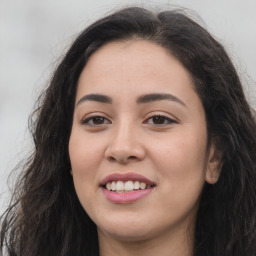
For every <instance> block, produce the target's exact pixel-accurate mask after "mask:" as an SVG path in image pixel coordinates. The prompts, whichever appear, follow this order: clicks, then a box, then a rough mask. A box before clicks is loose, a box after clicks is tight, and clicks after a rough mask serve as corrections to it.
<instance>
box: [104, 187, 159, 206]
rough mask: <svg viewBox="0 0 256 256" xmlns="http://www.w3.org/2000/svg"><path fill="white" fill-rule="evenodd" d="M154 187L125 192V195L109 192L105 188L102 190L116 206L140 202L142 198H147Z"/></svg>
mask: <svg viewBox="0 0 256 256" xmlns="http://www.w3.org/2000/svg"><path fill="white" fill-rule="evenodd" d="M153 188H154V187H152V188H148V189H143V190H136V191H133V192H125V193H117V192H113V191H110V190H107V189H105V188H102V191H103V194H104V195H105V197H106V198H107V199H108V200H109V201H111V202H113V203H116V204H128V203H132V202H135V201H138V200H140V199H141V198H143V197H145V196H147V195H148V194H149V193H150V192H151V191H152V190H153Z"/></svg>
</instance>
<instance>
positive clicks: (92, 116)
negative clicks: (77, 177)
mask: <svg viewBox="0 0 256 256" xmlns="http://www.w3.org/2000/svg"><path fill="white" fill-rule="evenodd" d="M96 117H102V118H104V119H105V120H108V123H112V122H111V121H110V118H109V117H106V115H105V114H103V113H99V112H96V113H95V112H94V113H89V114H86V115H85V116H84V117H83V118H82V119H81V121H80V123H81V124H82V125H88V126H100V125H90V124H87V123H86V122H89V121H90V120H92V119H93V118H96ZM104 124H106V123H104ZM104 124H102V125H104Z"/></svg>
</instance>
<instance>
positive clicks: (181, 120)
mask: <svg viewBox="0 0 256 256" xmlns="http://www.w3.org/2000/svg"><path fill="white" fill-rule="evenodd" d="M151 93H164V94H171V95H173V96H175V97H176V98H175V100H173V99H172V100H169V99H165V100H156V101H151V102H147V103H138V102H136V99H137V98H138V97H140V96H141V95H145V94H151ZM88 94H102V95H106V96H108V97H110V98H111V101H112V102H111V103H104V102H98V101H94V100H84V101H82V100H81V99H82V98H83V97H84V96H85V95H88ZM155 115H161V116H163V117H161V118H160V123H158V122H157V119H156V118H154V117H153V116H155ZM92 116H101V117H103V118H101V119H97V118H95V117H94V118H91V119H90V117H92ZM88 118H89V119H88ZM207 141H208V140H207V130H206V120H205V113H204V108H203V106H202V103H201V100H200V98H199V97H198V95H197V93H196V92H195V90H194V87H193V83H192V81H191V78H190V75H189V73H188V72H187V70H186V69H185V68H184V67H183V66H182V64H181V63H180V62H179V61H178V60H177V59H176V58H174V57H173V56H172V55H171V54H170V53H169V52H167V51H166V50H165V49H164V48H162V47H161V46H158V45H156V44H154V43H152V42H148V41H144V40H132V41H118V42H111V43H108V44H106V45H104V46H103V47H101V48H100V49H99V50H98V51H96V52H95V53H94V54H93V55H92V56H91V57H90V58H89V60H88V62H87V64H86V66H85V68H84V69H83V71H82V73H81V75H80V78H79V81H78V89H77V95H76V104H75V109H74V119H73V125H72V131H71V136H70V142H69V154H70V160H71V166H72V171H71V174H72V175H73V180H74V186H75V189H76V193H77V195H78V198H79V200H80V202H81V204H82V206H83V207H84V209H85V211H86V212H87V213H88V215H89V216H90V217H91V219H92V220H93V221H94V222H95V223H96V225H97V228H98V236H99V247H100V255H104V256H106V255H107V256H114V255H135V253H136V254H139V255H163V256H164V255H173V256H176V255H177V256H178V255H182V256H189V255H192V251H193V239H194V236H193V233H194V223H195V217H196V213H197V209H198V204H199V199H200V195H201V191H202V188H203V185H204V183H205V182H208V183H215V182H216V181H217V180H216V179H217V177H218V174H219V169H218V168H217V166H218V163H217V160H215V158H214V155H215V147H214V144H213V143H211V144H210V145H208V143H207ZM128 172H133V173H138V174H141V175H143V176H145V177H146V178H148V179H150V180H151V181H153V182H155V184H156V187H155V188H154V189H153V190H152V192H151V193H150V194H148V195H147V196H145V197H143V198H141V199H140V200H138V201H136V202H132V203H128V204H117V203H113V202H111V201H109V200H107V199H106V197H105V196H104V194H103V193H102V189H101V188H100V186H99V184H100V182H101V181H102V179H103V178H105V177H106V176H107V175H109V174H112V173H128Z"/></svg>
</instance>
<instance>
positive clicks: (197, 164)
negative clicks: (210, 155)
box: [152, 131, 207, 196]
mask: <svg viewBox="0 0 256 256" xmlns="http://www.w3.org/2000/svg"><path fill="white" fill-rule="evenodd" d="M192 134H193V135H192ZM198 138H200V135H199V134H198V136H197V133H186V134H184V133H183V134H182V136H181V135H179V134H175V135H174V136H173V138H172V139H170V140H166V141H165V142H164V143H162V145H159V144H158V147H155V149H154V150H155V153H153V152H152V155H155V157H154V159H155V161H154V163H155V166H154V167H155V168H156V169H157V170H158V173H159V179H160V180H161V182H163V183H164V184H165V188H166V190H167V189H170V190H171V192H173V193H175V194H176V193H178V194H183V193H186V194H187V196H189V194H190V193H193V191H195V193H196V194H197V193H198V191H201V187H202V186H203V184H204V180H205V172H206V163H207V159H206V133H205V134H204V133H203V131H202V133H201V139H198Z"/></svg>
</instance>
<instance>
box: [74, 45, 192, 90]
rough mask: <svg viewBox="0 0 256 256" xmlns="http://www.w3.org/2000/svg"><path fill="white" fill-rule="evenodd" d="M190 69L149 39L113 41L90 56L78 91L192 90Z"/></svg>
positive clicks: (79, 82)
mask: <svg viewBox="0 0 256 256" xmlns="http://www.w3.org/2000/svg"><path fill="white" fill-rule="evenodd" d="M193 87H194V86H193V83H192V79H191V77H190V74H189V72H188V71H187V70H186V69H185V68H184V67H183V65H182V64H181V63H180V62H179V61H178V60H177V59H176V58H175V57H174V56H172V55H171V53H170V52H169V51H168V50H167V49H165V48H164V47H162V46H159V45H157V44H155V43H153V42H150V41H146V40H128V41H114V42H110V43H108V44H106V45H104V46H102V47H101V48H100V49H98V50H97V51H96V52H95V53H93V54H92V55H91V57H90V58H89V60H88V62H87V64H86V66H85V67H84V69H83V71H82V73H81V75H80V78H79V81H78V91H77V94H85V93H87V92H90V93H99V92H102V91H103V92H104V93H108V92H111V91H112V90H115V91H119V92H120V93H121V92H122V93H126V92H127V93H128V92H131V91H133V92H134V93H141V94H143V93H147V92H148V91H151V92H155V91H161V92H162V93H165V92H166V93H168V92H170V90H172V93H176V94H180V93H182V92H184V91H185V90H186V91H188V92H190V91H191V92H193V93H195V91H194V88H193Z"/></svg>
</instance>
